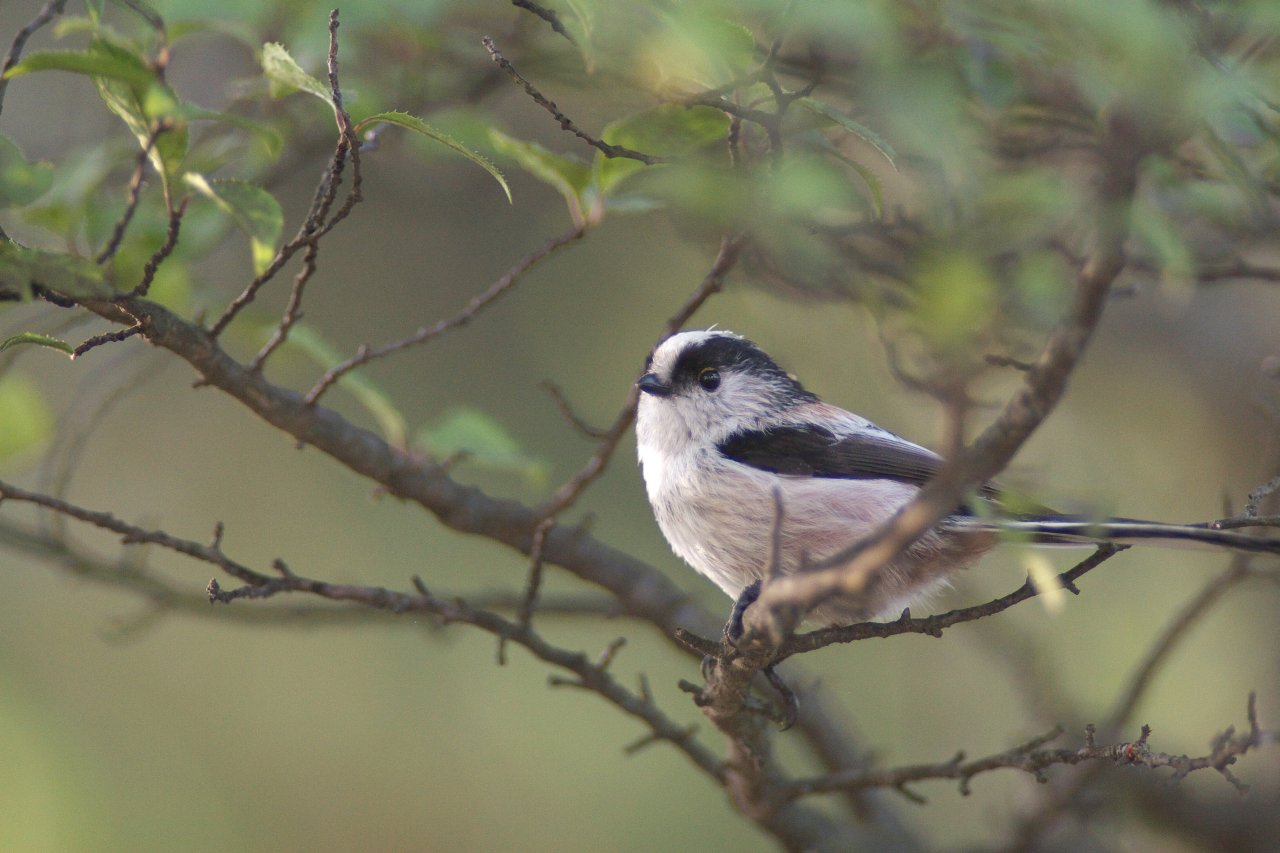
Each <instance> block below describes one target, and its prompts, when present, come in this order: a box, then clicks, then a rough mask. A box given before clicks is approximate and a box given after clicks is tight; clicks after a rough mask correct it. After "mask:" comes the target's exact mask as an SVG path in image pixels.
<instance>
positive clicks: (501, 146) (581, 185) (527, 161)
mask: <svg viewBox="0 0 1280 853" xmlns="http://www.w3.org/2000/svg"><path fill="white" fill-rule="evenodd" d="M489 140H490V141H491V142H492V143H493V147H494V148H495V149H497V151H498V152H499V153H500V154H505V155H506V156H508V157H510V158H511V159H512V160H515V161H516V163H517V164H518V165H519V166H520V168H522V169H524V170H525V171H526V172H528V173H529V174H530V175H532V176H533V177H535V178H537V179H538V180H540V181H542V182H543V183H545V184H550V185H551V186H552V187H553V188H555V190H556V192H558V193H560V195H562V196H563V197H564V200H565V202H566V203H568V205H569V215H570V216H572V217H573V221H574V222H576V223H581V222H583V212H584V210H586V209H588V208H589V207H590V201H591V200H590V199H588V198H587V197H586V196H587V193H588V188H589V187H590V186H591V167H590V166H588V165H587V164H585V163H582V162H580V161H578V160H570V159H569V158H567V157H561V156H560V155H559V154H553V153H552V152H550V151H548V150H547V149H545V148H543V147H542V146H541V145H539V144H538V143H536V142H525V141H524V140H521V139H515V138H513V137H510V136H507V135H506V134H505V133H503V132H502V131H500V130H490V131H489Z"/></svg>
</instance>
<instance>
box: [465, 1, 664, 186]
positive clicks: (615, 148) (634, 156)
mask: <svg viewBox="0 0 1280 853" xmlns="http://www.w3.org/2000/svg"><path fill="white" fill-rule="evenodd" d="M517 5H519V4H517ZM480 41H481V43H482V44H484V49H485V50H487V51H489V56H490V57H492V58H493V61H494V62H496V63H498V67H499V68H501V69H502V70H503V71H505V72H507V74H509V75H510V76H511V79H512V80H514V81H515V83H516V85H518V86H520V87H521V88H522V89H524V91H525V93H526V94H527V95H528V96H529V97H530V98H533V101H534V103H536V104H537V105H538V106H540V107H542V108H543V109H544V110H546V111H547V112H549V113H551V116H552V118H554V119H555V120H556V121H557V122H558V123H559V125H560V127H561V128H562V129H563V130H567V131H568V132H569V133H572V134H573V135H574V136H576V137H578V138H579V139H581V140H582V141H583V142H585V143H587V144H588V145H590V146H591V147H592V148H594V149H596V150H597V151H599V152H600V153H601V154H603V155H604V156H606V157H625V158H627V159H629V160H639V161H640V162H641V163H644V164H645V165H647V166H652V165H655V164H657V163H666V162H668V158H666V157H655V156H654V155H652V154H645V153H644V152H642V151H633V150H632V149H630V148H626V147H623V146H621V145H610V144H609V143H608V142H605V141H604V140H602V139H600V138H598V137H595V136H592V135H591V134H589V133H587V132H586V131H584V130H582V129H581V128H580V127H578V126H577V125H576V124H574V123H573V119H571V118H569V117H568V116H567V115H565V114H564V113H562V112H560V108H559V107H557V106H556V105H555V102H554V101H551V100H548V99H547V98H546V96H544V95H543V94H542V93H541V92H539V91H538V90H537V88H535V87H534V85H533V84H532V83H530V82H529V81H528V80H526V79H525V78H524V77H522V76H521V75H520V72H519V71H516V69H515V66H514V65H512V64H511V63H510V62H509V61H507V58H506V57H505V56H503V55H502V53H501V52H500V51H499V50H498V48H497V45H495V44H494V43H493V39H492V38H490V37H489V36H485V37H483V38H482V39H480Z"/></svg>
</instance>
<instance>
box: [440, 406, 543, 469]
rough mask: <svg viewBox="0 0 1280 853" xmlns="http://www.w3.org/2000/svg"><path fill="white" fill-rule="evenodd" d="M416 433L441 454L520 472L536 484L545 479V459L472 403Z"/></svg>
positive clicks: (459, 407) (491, 467) (443, 456)
mask: <svg viewBox="0 0 1280 853" xmlns="http://www.w3.org/2000/svg"><path fill="white" fill-rule="evenodd" d="M415 437H416V438H417V440H418V443H420V444H422V445H423V446H424V447H425V448H426V449H427V450H428V451H430V452H431V453H432V454H433V455H435V456H436V457H438V458H449V457H457V456H462V457H465V458H466V459H467V460H469V461H471V462H475V463H477V464H479V465H481V466H483V467H486V468H490V469H492V470H496V471H509V472H514V473H518V474H520V475H521V476H523V477H525V478H526V479H527V480H528V481H529V482H530V484H531V485H534V486H540V485H542V484H543V483H544V482H545V480H546V476H547V465H546V463H545V462H544V461H543V460H540V459H537V458H535V457H533V456H530V455H529V454H528V453H526V452H525V451H524V449H523V448H521V447H520V444H519V442H517V441H516V440H515V438H513V437H512V435H511V433H509V432H508V431H507V430H506V428H505V427H503V426H502V424H500V423H498V422H497V421H496V420H494V419H493V418H492V417H490V416H489V415H487V414H485V413H484V412H482V411H480V410H479V409H474V408H471V407H470V406H458V407H456V408H453V409H450V410H449V411H448V412H446V413H445V415H444V416H443V417H442V418H441V419H440V420H439V421H437V422H436V423H434V424H431V425H428V426H425V427H422V428H420V429H419V430H418V431H417V433H416V435H415Z"/></svg>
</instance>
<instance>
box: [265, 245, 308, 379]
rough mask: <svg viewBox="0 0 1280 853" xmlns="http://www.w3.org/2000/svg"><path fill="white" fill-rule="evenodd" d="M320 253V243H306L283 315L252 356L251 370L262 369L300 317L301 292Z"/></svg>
mask: <svg viewBox="0 0 1280 853" xmlns="http://www.w3.org/2000/svg"><path fill="white" fill-rule="evenodd" d="M318 254H320V245H319V243H316V242H314V241H313V242H311V243H308V244H307V251H306V252H304V253H303V255H302V269H300V270H298V274H297V275H296V276H294V277H293V287H292V288H291V289H290V290H289V302H288V303H287V304H286V305H285V309H284V316H283V317H281V318H280V322H279V323H277V324H276V326H275V328H274V329H272V330H271V336H270V337H269V338H267V342H266V343H265V344H263V345H262V349H261V350H259V351H258V354H257V355H256V356H254V357H253V361H252V362H250V363H249V369H250V370H253V371H259V370H262V366H263V365H264V364H266V362H267V359H268V358H270V357H271V354H272V353H273V352H275V351H276V349H277V348H279V347H280V345H281V344H283V343H284V342H285V339H286V338H288V336H289V330H290V329H292V328H293V326H294V324H295V323H297V322H298V321H299V320H301V319H302V293H303V291H304V290H306V287H307V282H308V281H310V280H311V276H312V275H314V274H315V271H316V256H317V255H318Z"/></svg>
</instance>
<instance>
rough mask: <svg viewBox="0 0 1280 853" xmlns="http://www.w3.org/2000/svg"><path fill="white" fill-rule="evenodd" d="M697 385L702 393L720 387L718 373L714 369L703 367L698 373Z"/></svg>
mask: <svg viewBox="0 0 1280 853" xmlns="http://www.w3.org/2000/svg"><path fill="white" fill-rule="evenodd" d="M698 384H699V385H701V386H702V388H703V390H704V391H714V390H716V389H717V388H719V387H720V371H718V370H716V369H715V368H714V367H704V368H702V370H701V372H699V373H698Z"/></svg>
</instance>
